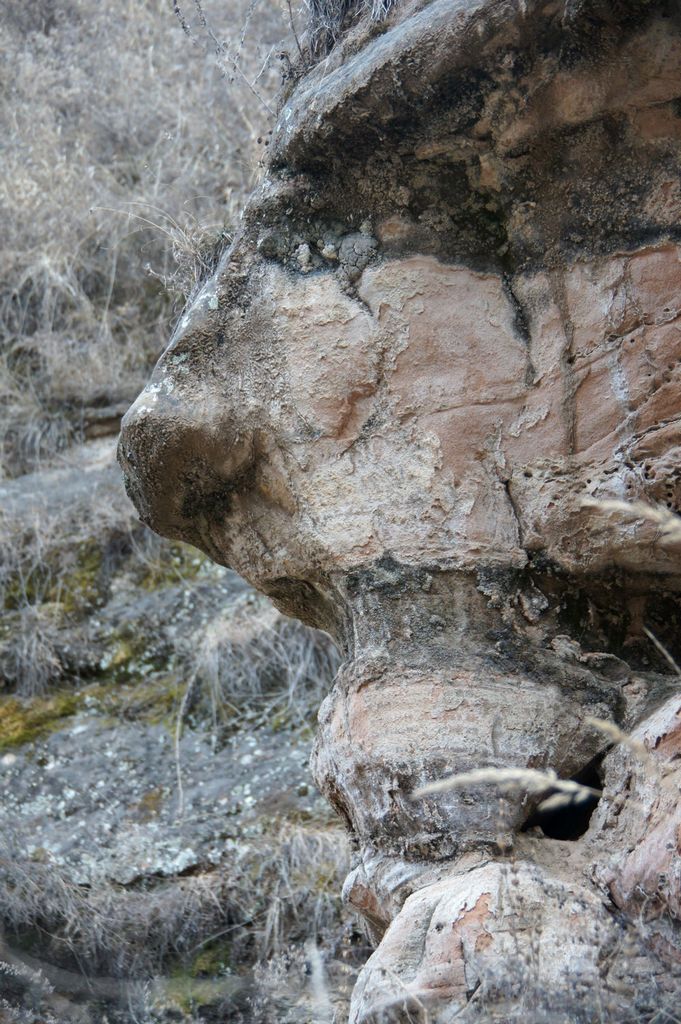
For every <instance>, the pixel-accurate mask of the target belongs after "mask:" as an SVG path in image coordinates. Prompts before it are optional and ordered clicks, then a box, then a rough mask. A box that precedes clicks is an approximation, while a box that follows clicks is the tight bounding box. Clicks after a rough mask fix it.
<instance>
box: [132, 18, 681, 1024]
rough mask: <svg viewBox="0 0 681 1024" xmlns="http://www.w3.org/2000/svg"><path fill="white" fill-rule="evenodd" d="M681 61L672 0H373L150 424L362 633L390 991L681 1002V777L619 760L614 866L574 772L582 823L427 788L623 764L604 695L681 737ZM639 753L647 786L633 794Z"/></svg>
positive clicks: (354, 815) (354, 710)
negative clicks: (661, 785) (435, 783)
mask: <svg viewBox="0 0 681 1024" xmlns="http://www.w3.org/2000/svg"><path fill="white" fill-rule="evenodd" d="M680 57H681V19H680V17H679V9H678V5H677V4H675V3H673V2H666V0H648V2H632V3H628V4H621V3H615V2H614V0H613V2H610V0H585V2H576V3H570V4H567V5H565V4H564V3H562V2H561V3H557V2H553V0H533V2H532V0H531V2H528V3H523V4H516V3H515V2H510V0H508V2H506V0H504V2H500V3H492V2H491V0H476V2H473V3H470V2H465V3H464V2H462V0H433V2H432V3H430V4H420V3H405V4H404V5H402V6H399V7H398V8H397V9H396V11H395V12H394V13H393V15H392V18H391V19H388V21H387V23H386V24H385V26H384V27H383V30H382V31H380V32H376V31H373V30H369V29H368V28H367V27H366V26H365V27H364V28H361V27H360V28H359V29H357V30H356V31H355V33H354V34H351V35H350V36H349V37H348V38H347V39H346V40H345V42H344V43H343V44H341V45H339V46H338V47H336V49H335V50H334V51H333V52H332V53H331V55H330V56H329V57H328V59H327V60H326V61H324V62H322V63H321V64H320V65H319V66H318V67H317V68H315V69H313V70H311V71H309V72H308V73H307V74H306V75H304V76H303V77H302V78H301V80H300V81H299V82H298V83H297V84H296V86H295V88H294V89H293V91H292V92H291V94H290V96H289V97H288V99H287V100H286V102H285V104H284V107H283V109H282V112H281V117H280V121H279V126H278V129H277V131H276V132H275V135H274V138H273V140H272V145H271V149H270V152H271V158H270V164H269V168H268V174H267V176H266V178H265V180H264V182H263V184H262V187H261V188H260V190H259V192H258V193H257V194H256V195H254V197H253V198H252V200H251V202H250V204H249V207H248V208H247V210H246V213H245V215H244V223H243V228H242V230H241V232H240V234H239V235H238V237H237V238H236V239H235V240H234V242H233V244H232V245H231V247H230V248H229V250H228V251H227V252H226V253H225V254H224V256H223V258H222V260H221V263H220V265H219V267H218V270H217V272H216V273H215V275H214V276H213V277H212V278H211V279H210V280H208V281H207V282H206V283H205V284H204V285H203V287H202V289H201V290H200V291H199V292H198V294H197V295H196V296H195V298H194V299H193V301H192V302H191V303H190V304H189V306H188V307H187V310H186V311H185V314H184V315H183V317H182V318H181V320H180V322H179V324H178V326H177V328H176V330H175V332H174V334H173V337H172V339H171V342H170V344H169V346H168V349H167V350H166V352H165V354H164V355H163V357H162V358H161V360H160V362H159V364H158V366H157V368H156V370H155V372H154V375H153V377H152V380H151V382H150V384H149V385H148V386H147V388H146V389H145V391H144V392H143V393H142V395H141V396H140V397H139V399H138V400H137V402H136V403H135V405H134V406H133V408H132V409H131V410H130V412H129V413H128V414H127V416H126V418H125V420H124V424H123V434H122V439H121V445H120V459H121V463H122V465H123V468H124V470H125V474H126V479H127V485H128V490H129V493H130V495H131V497H132V498H133V500H134V501H135V503H136V505H137V507H138V510H139V512H140V515H141V516H142V518H143V519H144V521H145V522H147V523H149V524H150V525H151V526H152V527H153V528H154V529H156V530H157V531H159V532H161V533H164V534H166V535H168V536H170V537H173V538H177V539H182V540H186V541H189V542H191V543H193V544H196V545H197V546H199V547H201V548H202V549H203V550H204V551H206V552H207V553H208V554H209V555H210V556H211V557H212V558H214V559H215V560H216V561H218V562H220V563H222V564H224V565H229V566H231V567H232V568H234V569H236V570H237V571H238V572H239V573H241V574H242V575H243V576H245V577H246V578H247V579H248V580H249V581H250V582H252V583H253V584H254V585H255V586H256V587H258V588H259V589H261V590H262V591H264V592H265V593H266V594H268V595H270V596H271V597H272V598H273V599H274V601H275V602H276V603H277V605H278V606H279V607H280V608H281V609H282V610H283V611H285V612H287V613H288V614H291V615H295V616H297V617H299V618H301V619H302V620H303V621H305V622H307V623H308V624H311V625H315V626H320V627H322V628H323V629H326V630H327V631H328V632H330V633H331V634H332V635H333V636H334V637H335V638H336V640H337V642H338V644H339V646H340V647H341V648H342V649H343V651H344V652H345V654H346V664H345V666H344V668H343V669H342V670H341V672H340V674H339V676H338V677H337V680H336V683H335V685H334V689H333V692H332V693H331V694H330V695H329V697H328V698H327V700H326V702H325V704H324V706H323V708H322V711H321V713H320V730H319V735H318V739H317V745H316V750H315V754H314V761H313V765H314V771H315V775H316V778H317V779H318V781H319V784H320V786H321V788H322V790H323V791H324V792H325V794H326V795H327V796H328V798H329V799H330V801H331V802H332V804H333V805H334V806H335V807H336V808H337V809H338V811H339V812H340V813H341V814H342V816H343V818H344V819H345V821H346V822H347V824H348V826H349V828H350V829H351V831H352V834H353V836H354V837H355V839H356V840H357V844H358V847H359V861H358V864H357V866H356V868H355V870H354V871H353V874H352V875H351V877H350V878H349V880H348V882H347V883H346V895H347V896H348V899H349V900H350V902H351V903H352V904H353V905H354V906H356V907H357V908H358V909H360V910H361V911H362V912H363V913H364V914H365V916H366V918H367V920H368V922H369V924H370V926H371V930H372V933H373V935H374V937H375V938H376V939H380V938H381V935H382V934H383V933H384V932H385V935H384V938H383V939H382V941H381V944H380V946H379V948H378V950H377V952H376V953H375V954H374V957H372V959H371V961H370V962H369V964H368V965H367V968H366V971H365V974H364V975H363V977H362V979H360V982H359V984H358V986H357V989H356V994H355V999H354V1002H353V1008H352V1013H351V1019H352V1021H353V1024H369V1022H377V1021H379V1020H383V1019H394V1020H397V1021H407V1020H413V1019H423V1020H426V1019H427V1020H428V1021H429V1022H430V1024H433V1022H442V1024H444V1022H448V1021H450V1020H453V1019H454V1018H456V1019H459V1018H461V1019H476V1018H479V1017H480V1016H481V1015H483V1016H484V1014H488V1015H489V1017H490V1019H495V1020H502V1019H503V1020H513V1019H521V1018H522V1019H527V1016H526V1014H527V1011H528V1007H533V1010H532V1012H534V1013H535V1015H536V1017H537V1020H543V1019H547V1020H559V1019H560V1020H566V1019H569V1020H584V1021H587V1020H592V1019H599V1020H609V1021H620V1020H622V1014H623V1013H625V1012H626V1013H630V1014H632V1015H634V1016H636V1015H637V1016H638V1019H650V1018H651V1017H652V1016H653V1015H654V1014H656V1013H658V1012H663V1011H664V1009H665V1007H666V1006H668V1003H667V1000H668V999H670V998H671V999H673V998H674V991H675V985H676V980H675V978H676V975H677V974H678V970H679V968H678V962H679V952H680V951H681V934H680V933H679V929H678V921H677V918H678V898H679V895H678V878H677V874H678V872H677V870H676V868H677V865H676V860H675V859H674V858H676V857H677V852H675V851H674V849H673V844H674V843H676V844H677V845H678V842H679V839H678V835H676V833H673V829H672V828H671V826H670V825H669V821H670V820H676V819H675V817H674V816H675V815H676V808H677V806H678V802H679V794H678V780H676V781H675V777H672V776H669V777H666V778H665V782H666V788H665V789H664V794H665V795H664V796H661V795H660V796H657V797H655V796H653V792H654V791H655V790H654V787H655V785H656V782H655V780H654V779H653V780H647V781H646V780H641V781H636V770H635V769H634V768H633V767H632V766H631V765H627V764H624V763H620V762H619V761H618V760H617V758H618V757H620V755H611V756H610V759H609V760H608V764H610V765H611V767H610V768H608V770H607V771H606V774H605V796H604V799H603V809H602V810H601V811H600V812H599V813H600V815H601V817H600V818H599V819H598V821H599V824H598V825H597V824H596V823H595V822H594V826H593V829H594V830H596V831H597V830H598V829H600V830H601V832H602V833H603V835H604V836H605V835H606V832H607V838H606V839H605V840H604V841H603V842H601V845H600V846H599V847H598V849H599V851H600V852H599V854H598V857H597V858H596V867H595V869H592V868H590V866H589V864H588V853H587V854H585V853H584V851H585V850H587V851H588V850H589V849H591V847H590V846H589V843H590V842H591V841H592V840H591V839H588V840H585V839H581V841H580V842H578V843H576V844H571V845H573V846H574V849H575V852H573V853H572V854H570V856H568V855H567V854H565V857H564V862H562V861H561V857H562V856H563V854H564V853H565V847H564V846H561V847H559V848H558V849H559V850H560V851H562V853H561V854H560V856H557V854H556V847H555V846H554V845H553V844H554V843H556V842H558V841H559V840H558V838H551V836H552V834H553V835H554V836H560V838H564V839H568V838H572V839H575V838H579V837H580V836H582V835H583V834H584V831H585V830H586V828H587V825H588V818H589V814H588V811H587V812H586V813H583V814H582V815H581V817H580V814H579V812H577V811H576V810H575V807H574V805H571V806H569V807H567V808H564V811H563V813H562V818H561V815H560V814H559V815H558V817H559V818H561V821H560V822H559V823H558V831H556V827H557V826H556V822H555V820H553V824H552V825H550V824H549V822H548V819H547V818H546V817H542V812H541V810H540V811H539V812H538V813H537V812H536V804H537V799H536V798H529V797H528V796H527V794H526V793H525V791H524V790H523V789H516V790H515V792H514V793H512V794H509V795H507V796H506V798H505V799H504V800H503V801H501V802H500V800H499V795H498V792H497V791H496V790H494V789H489V788H488V789H476V790H475V791H471V790H450V791H446V792H439V793H437V794H434V795H432V796H430V797H428V798H427V799H424V800H414V799H412V794H413V791H414V790H415V789H417V788H418V787H419V786H421V785H422V784H423V783H426V782H428V781H432V780H433V779H436V778H438V777H440V776H442V775H445V774H447V773H451V772H460V771H462V770H466V769H469V768H473V767H478V766H484V767H494V768H500V769H501V768H504V769H507V768H521V769H524V768H532V769H537V768H539V769H551V770H554V771H556V772H557V773H558V774H559V775H560V776H562V777H567V778H579V779H583V780H584V779H586V780H589V781H591V782H592V783H594V782H598V777H597V773H598V770H599V764H600V761H601V759H602V757H603V755H604V754H605V752H606V750H607V748H608V745H609V744H610V742H611V740H610V739H609V738H608V735H607V734H606V733H604V732H603V731H602V730H599V729H598V728H595V727H593V726H592V725H589V724H588V722H587V719H589V718H597V719H604V720H606V721H607V722H610V723H614V724H616V725H617V726H618V727H621V728H624V729H630V728H638V729H639V730H643V732H642V735H645V736H648V735H649V734H650V735H652V732H654V731H655V730H656V729H659V730H661V731H660V732H659V736H662V735H664V736H667V735H672V732H673V730H672V732H670V731H669V730H670V729H671V727H670V726H668V723H665V722H661V721H659V722H658V719H657V718H656V717H655V716H656V715H659V714H661V712H658V711H657V710H656V709H657V708H658V707H659V706H660V705H661V704H662V702H663V701H664V700H666V699H668V698H669V696H670V693H671V692H672V690H673V689H674V687H675V686H676V687H677V688H678V681H677V680H675V679H674V677H673V676H670V674H669V666H668V664H667V662H666V660H665V659H664V657H663V656H662V655H661V654H660V653H659V650H658V649H657V648H656V647H654V646H653V645H652V643H651V641H650V639H649V637H648V634H647V633H646V632H645V629H644V627H645V628H647V629H649V630H651V631H652V632H653V633H654V634H655V635H656V636H657V637H658V639H659V640H660V641H661V642H662V644H664V645H665V646H666V647H668V648H669V649H670V650H671V651H672V652H673V651H674V650H675V649H676V650H678V621H679V610H680V607H679V606H680V601H679V586H680V584H681V545H680V544H679V543H678V540H674V537H673V536H672V535H671V534H669V533H665V532H664V531H663V530H661V528H660V514H659V513H658V514H657V515H650V514H643V513H641V511H640V508H639V510H638V512H637V513H635V514H632V513H631V512H627V510H626V508H624V509H623V507H622V502H631V501H634V500H636V501H638V502H644V503H647V504H648V505H650V506H655V507H657V506H660V507H661V508H662V509H664V511H665V513H666V511H667V510H670V512H675V511H678V510H679V507H680V503H681V492H680V491H679V486H680V480H681V476H680V475H679V473H680V471H679V453H680V452H681V401H680V399H679V381H680V380H681V332H680V330H679V316H680V314H681V307H680V305H679V294H680V293H681V291H680V285H681V248H680V246H679V241H680V238H681V234H680V231H679V214H680V213H681V193H680V192H679V170H680V166H681V116H679V97H680V96H681V73H680V71H679V68H680V67H681V64H680V62H679V58H680ZM585 499H589V500H587V501H585ZM594 500H596V501H597V502H598V501H601V502H602V501H607V500H614V501H615V502H617V503H618V504H615V505H611V506H609V507H607V508H606V509H605V510H604V509H603V508H602V507H599V506H598V505H596V506H595V507H594ZM669 707H671V705H669ZM670 714H671V712H670ZM651 715H652V716H653V717H652V718H650V717H649V716H651ZM651 730H652V731H651ZM665 730H667V731H665ZM656 735H658V733H656ZM622 756H623V755H622ZM632 773H633V774H632ZM625 776H626V777H627V778H630V779H634V782H632V786H634V788H635V787H636V786H639V785H640V786H641V787H642V792H641V800H642V801H643V802H644V804H645V806H646V807H647V808H648V811H647V812H646V815H645V816H644V819H643V821H642V822H641V821H640V820H639V817H637V814H638V812H637V811H636V810H635V805H636V804H637V801H638V798H636V800H634V799H632V804H631V815H632V820H631V821H629V819H628V816H627V814H624V817H622V812H620V818H619V821H618V823H617V822H616V823H615V824H614V825H613V824H612V823H611V822H610V818H609V817H608V815H609V814H610V815H613V814H614V815H615V816H616V810H613V808H616V807H617V801H621V800H624V801H626V794H625V793H623V792H622V790H621V787H622V786H623V785H624V780H625ZM670 786H671V787H672V788H671V789H670ZM650 787H653V788H652V789H651V788H650ZM550 788H551V787H550V786H548V785H547V792H548V791H550ZM655 792H656V791H655ZM658 805H659V808H661V809H660V810H657V809H656V808H657V807H658ZM609 809H610V810H609ZM658 815H659V816H658ZM670 816H671V818H670ZM554 819H555V815H554ZM542 823H543V824H544V826H545V833H546V834H545V838H544V839H543V841H542V842H530V841H528V839H527V837H524V836H522V835H521V830H522V829H523V827H527V828H530V829H532V828H533V827H535V826H536V825H539V826H541V825H542ZM658 833H659V835H658ZM593 842H596V840H595V839H594V840H593ZM637 844H638V845H637ZM646 844H649V845H650V851H649V853H646V852H645V851H646V849H647V845H646ZM670 844H671V845H670ZM635 848H637V849H635ZM509 851H510V852H509ZM637 851H638V852H637ZM663 851H664V852H663ZM471 858H473V861H471ZM476 858H477V860H476ZM654 863H655V864H657V863H659V864H660V865H661V868H660V870H661V872H662V873H663V874H664V876H665V881H664V883H663V884H662V888H661V890H660V891H661V892H662V893H663V899H662V902H663V907H664V910H663V915H664V916H665V920H664V922H663V924H662V925H660V927H659V928H658V927H656V928H655V929H650V928H647V927H644V926H642V925H641V922H640V918H639V917H638V916H637V914H638V911H637V910H636V907H635V905H636V902H637V900H638V898H639V896H640V893H641V892H646V893H647V892H648V890H649V889H650V890H651V893H652V890H653V889H654V878H653V877H652V876H650V877H649V875H648V873H649V870H650V866H651V865H652V864H654ZM656 871H657V869H656V868H655V869H654V870H653V874H655V873H656ZM509 873H510V874H511V876H512V878H511V881H512V882H514V885H515V889H516V890H517V896H515V895H514V896H513V899H512V900H511V901H510V902H509V900H508V899H507V898H506V896H505V886H506V880H507V878H508V876H509ZM655 891H656V892H657V891H658V890H657V889H655ZM405 900H406V902H405ZM513 901H515V903H514V902H513ZM620 910H621V911H623V912H624V915H625V916H624V917H623V918H622V917H621V916H620ZM439 924H442V929H439V928H438V925H439ZM386 929H387V930H386ZM509 935H510V938H509ZM533 965H534V966H533ZM524 971H530V972H531V973H532V977H533V980H534V982H535V983H536V984H535V988H533V990H532V991H533V992H534V995H531V996H527V999H531V1000H534V1002H532V1001H531V1002H529V1003H528V1002H527V1001H526V996H525V994H524V993H525V991H526V988H527V986H524V984H523V979H524V978H525V974H524V973H523V972H524ZM628 975H629V976H630V977H631V978H633V979H635V984H633V985H632V984H630V983H629V982H628V981H626V980H623V979H626V978H627V976H628ZM662 979H664V983H663V980H662ZM410 1014H411V1016H410ZM542 1015H543V1016H542ZM561 1015H562V1016H561Z"/></svg>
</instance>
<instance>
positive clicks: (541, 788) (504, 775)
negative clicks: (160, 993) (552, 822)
mask: <svg viewBox="0 0 681 1024" xmlns="http://www.w3.org/2000/svg"><path fill="white" fill-rule="evenodd" d="M467 786H499V788H500V789H502V790H505V791H510V790H513V789H524V790H526V791H527V792H528V793H535V794H538V793H544V792H546V791H547V790H549V789H553V790H555V791H556V792H557V793H562V794H565V795H566V796H569V797H570V799H571V800H572V801H576V802H580V801H582V800H588V799H589V798H590V797H593V796H600V795H601V791H600V790H599V789H594V788H593V787H592V786H584V785H582V783H581V782H573V781H572V779H559V778H558V776H557V775H556V773H555V772H554V771H552V770H550V769H547V770H546V771H538V770H537V769H536V768H476V769H474V770H473V771H470V772H461V773H459V774H458V775H450V776H449V777H447V778H445V779H440V780H439V781H437V782H431V783H429V784H428V785H427V786H421V787H420V788H419V789H417V790H415V791H414V793H412V799H413V800H418V799H420V798H421V797H423V796H429V795H430V794H431V793H443V792H446V791H447V790H449V789H464V788H465V787H467Z"/></svg>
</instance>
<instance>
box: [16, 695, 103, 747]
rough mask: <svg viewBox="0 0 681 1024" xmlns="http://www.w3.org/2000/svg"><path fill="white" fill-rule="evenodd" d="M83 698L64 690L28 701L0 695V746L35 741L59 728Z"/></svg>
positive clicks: (73, 713) (80, 704)
mask: <svg viewBox="0 0 681 1024" xmlns="http://www.w3.org/2000/svg"><path fill="white" fill-rule="evenodd" d="M82 702H83V698H82V695H81V694H77V693H73V692H68V693H66V692H64V691H60V692H58V693H54V694H52V695H51V696H49V697H39V698H34V699H32V700H30V701H28V700H26V701H21V700H17V698H15V697H0V750H7V749H8V748H10V747H20V746H22V745H23V744H25V743H34V742H35V741H36V740H39V739H42V737H44V736H47V735H49V734H50V733H51V732H54V731H55V730H56V729H59V728H61V727H62V726H63V724H64V719H66V718H71V717H72V716H73V715H75V714H76V713H77V712H78V711H79V709H80V707H81V706H82Z"/></svg>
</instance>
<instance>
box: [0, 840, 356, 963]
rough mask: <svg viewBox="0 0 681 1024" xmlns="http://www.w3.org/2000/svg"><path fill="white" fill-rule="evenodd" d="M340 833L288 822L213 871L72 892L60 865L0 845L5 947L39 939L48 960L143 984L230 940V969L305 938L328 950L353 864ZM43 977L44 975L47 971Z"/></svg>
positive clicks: (244, 846)
mask: <svg viewBox="0 0 681 1024" xmlns="http://www.w3.org/2000/svg"><path fill="white" fill-rule="evenodd" d="M349 857H350V851H349V843H348V840H347V839H346V837H345V835H344V834H343V833H342V832H341V831H340V830H339V829H334V830H332V831H326V830H324V829H318V828H315V827H313V826H312V825H308V826H292V825H288V826H286V827H283V828H281V829H280V830H279V831H277V832H275V833H273V834H271V835H268V836H265V837H263V839H262V840H261V841H258V842H252V843H245V842H244V843H242V844H239V846H238V847H235V848H234V849H233V850H232V851H231V853H227V854H226V855H225V858H224V860H223V863H222V864H221V865H220V866H219V867H218V868H217V869H215V870H211V871H208V872H204V873H202V874H197V875H194V876H191V877H189V878H186V879H183V880H181V881H179V880H176V879H169V880H167V881H162V880H159V881H158V883H157V884H156V885H153V884H148V885H146V886H144V887H140V886H128V887H121V886H114V885H112V884H109V883H107V882H105V881H104V880H102V881H101V882H100V883H99V884H97V885H96V886H92V887H91V886H85V885H76V884H75V883H73V882H72V881H70V880H69V878H68V877H67V875H66V874H65V873H64V872H63V871H62V870H61V869H60V868H59V867H58V865H57V864H42V863H36V862H31V861H28V862H27V861H26V860H25V859H24V858H23V857H22V855H21V851H20V850H19V849H18V848H16V846H14V845H13V843H12V839H11V837H8V836H4V837H2V839H0V919H1V920H2V921H3V922H4V927H5V930H6V940H7V943H8V945H9V946H10V948H14V940H13V936H14V935H15V934H25V933H26V932H27V930H30V931H33V932H35V934H36V936H39V935H42V936H43V940H42V941H43V942H44V943H46V944H47V945H46V948H45V951H44V954H43V955H45V956H46V957H49V960H50V962H51V963H56V964H61V965H62V966H64V967H68V966H69V965H70V964H73V963H76V964H80V965H81V968H82V969H83V970H84V972H85V974H86V975H90V976H92V977H98V976H101V977H112V978H124V979H127V978H147V977H150V976H152V975H153V974H155V973H158V972H161V971H164V970H166V969H168V967H169V966H170V965H172V963H174V962H176V961H178V959H179V961H181V962H183V963H185V964H188V963H189V964H191V963H193V962H194V961H195V960H196V958H197V956H199V954H200V953H201V951H202V950H205V949H206V948H207V947H209V946H213V945H215V944H216V943H217V942H218V940H223V941H228V943H229V947H230V956H231V957H232V958H233V961H234V963H235V964H237V963H238V964H242V965H243V964H245V963H248V962H251V963H255V962H257V961H262V960H267V959H268V958H269V957H271V956H273V955H275V954H280V953H282V952H283V951H284V950H285V949H286V948H287V946H288V944H289V943H290V942H291V941H294V940H296V939H297V940H298V941H300V940H301V938H303V937H307V938H310V939H314V940H315V941H320V942H326V943H328V944H329V946H330V947H331V946H332V945H333V936H334V935H335V933H336V932H337V929H338V926H339V912H340V896H339V893H340V888H341V885H342V880H343V877H344V875H345V874H346V873H347V871H348V869H349V864H350V860H349ZM47 976H48V977H49V970H48V971H47Z"/></svg>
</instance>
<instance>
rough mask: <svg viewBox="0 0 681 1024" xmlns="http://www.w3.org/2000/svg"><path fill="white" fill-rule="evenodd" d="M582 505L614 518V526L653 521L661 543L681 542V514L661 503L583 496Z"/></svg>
mask: <svg viewBox="0 0 681 1024" xmlns="http://www.w3.org/2000/svg"><path fill="white" fill-rule="evenodd" d="M580 505H581V507H582V508H588V509H592V510H593V511H594V512H596V513H598V514H600V515H602V516H607V517H609V518H610V519H611V520H613V527H615V526H617V525H618V524H619V525H621V524H622V522H625V523H636V522H646V523H651V524H652V525H653V526H655V527H656V529H657V540H658V542H659V543H660V544H663V545H665V544H667V545H669V544H679V543H681V516H677V515H676V514H675V513H674V512H670V511H669V510H668V509H666V508H664V507H663V506H661V505H649V504H647V503H646V502H644V501H617V500H614V499H607V500H600V499H596V498H583V499H582V500H581V502H580Z"/></svg>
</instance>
